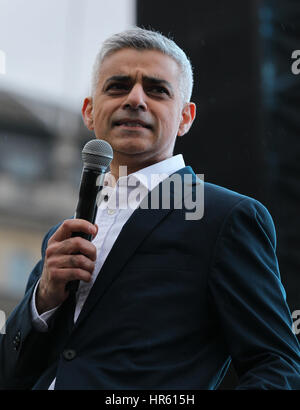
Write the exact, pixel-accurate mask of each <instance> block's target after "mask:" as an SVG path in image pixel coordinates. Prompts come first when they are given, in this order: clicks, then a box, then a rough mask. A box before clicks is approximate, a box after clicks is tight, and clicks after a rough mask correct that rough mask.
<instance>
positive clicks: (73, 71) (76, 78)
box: [0, 0, 135, 110]
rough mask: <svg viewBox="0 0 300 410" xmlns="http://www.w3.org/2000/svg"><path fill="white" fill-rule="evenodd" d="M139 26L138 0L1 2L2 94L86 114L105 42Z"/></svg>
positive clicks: (0, 83)
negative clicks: (94, 67) (86, 100)
mask: <svg viewBox="0 0 300 410" xmlns="http://www.w3.org/2000/svg"><path fill="white" fill-rule="evenodd" d="M134 23H135V0H0V91H1V89H4V90H12V91H14V92H17V93H20V94H22V95H26V96H32V97H35V98H39V99H41V100H43V101H49V102H55V103H59V104H60V105H63V106H67V107H68V108H71V109H74V110H78V108H81V103H82V100H83V98H84V97H85V96H86V95H87V94H88V93H89V89H90V78H91V70H92V65H93V62H94V59H95V56H96V54H97V51H98V49H99V48H100V46H101V42H102V41H103V40H104V39H105V38H106V37H107V36H109V35H110V34H113V33H115V32H119V31H122V30H125V29H127V28H129V27H131V26H133V25H134Z"/></svg>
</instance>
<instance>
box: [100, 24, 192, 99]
mask: <svg viewBox="0 0 300 410" xmlns="http://www.w3.org/2000/svg"><path fill="white" fill-rule="evenodd" d="M124 48H133V49H136V50H157V51H160V52H162V53H163V54H166V55H167V56H169V57H171V58H172V59H173V60H175V61H176V62H177V64H178V66H179V68H180V71H181V77H180V89H181V95H182V99H183V103H186V102H189V101H190V99H191V95H192V90H193V70H192V65H191V62H190V60H189V59H188V57H187V56H186V54H185V52H184V51H183V50H182V49H181V48H180V47H179V46H178V45H177V44H176V43H175V42H174V41H173V40H171V39H170V38H167V37H165V36H164V35H163V34H161V33H159V32H157V31H152V30H146V29H143V28H140V27H135V28H133V29H130V30H126V31H123V32H121V33H117V34H114V35H112V36H111V37H109V38H108V39H107V40H105V41H104V43H103V45H102V48H101V50H100V51H99V53H98V54H97V57H96V60H95V63H94V67H93V72H92V95H93V96H94V95H95V92H96V88H97V84H98V79H99V73H100V68H101V64H102V62H103V60H104V58H105V57H107V56H109V55H111V54H113V53H114V52H116V51H118V50H121V49H124Z"/></svg>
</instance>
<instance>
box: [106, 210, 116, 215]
mask: <svg viewBox="0 0 300 410" xmlns="http://www.w3.org/2000/svg"><path fill="white" fill-rule="evenodd" d="M115 212H116V211H115V210H114V209H108V210H107V213H108V215H113V214H114V213H115Z"/></svg>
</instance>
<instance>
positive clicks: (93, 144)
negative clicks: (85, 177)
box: [82, 139, 113, 172]
mask: <svg viewBox="0 0 300 410" xmlns="http://www.w3.org/2000/svg"><path fill="white" fill-rule="evenodd" d="M112 159H113V150H112V147H111V146H110V144H109V143H108V142H106V141H104V140H98V139H95V140H91V141H89V142H87V143H86V144H85V146H84V147H83V150H82V161H83V164H84V166H88V167H90V168H94V169H97V170H98V169H99V168H102V169H103V171H104V172H105V171H106V168H108V167H109V165H110V163H111V161H112Z"/></svg>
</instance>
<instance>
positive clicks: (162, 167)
mask: <svg viewBox="0 0 300 410" xmlns="http://www.w3.org/2000/svg"><path fill="white" fill-rule="evenodd" d="M184 167H185V162H184V159H183V156H182V154H177V155H174V156H173V157H170V158H167V159H165V160H163V161H160V162H157V163H155V164H152V165H149V166H148V167H145V168H142V169H140V170H138V171H136V172H133V173H132V174H129V175H126V176H121V177H120V178H119V179H118V181H117V186H120V185H123V184H126V185H127V184H130V185H134V184H135V182H136V181H139V182H140V184H142V185H143V186H145V187H146V188H147V189H148V190H149V191H151V190H152V189H153V188H155V186H156V185H158V184H159V183H160V182H162V181H163V180H164V179H166V178H168V177H169V176H170V175H171V174H173V173H174V172H176V171H178V170H179V169H181V168H184ZM104 185H105V186H110V187H114V185H115V178H114V177H113V176H112V174H111V173H110V172H108V173H107V174H106V175H105V178H104Z"/></svg>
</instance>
